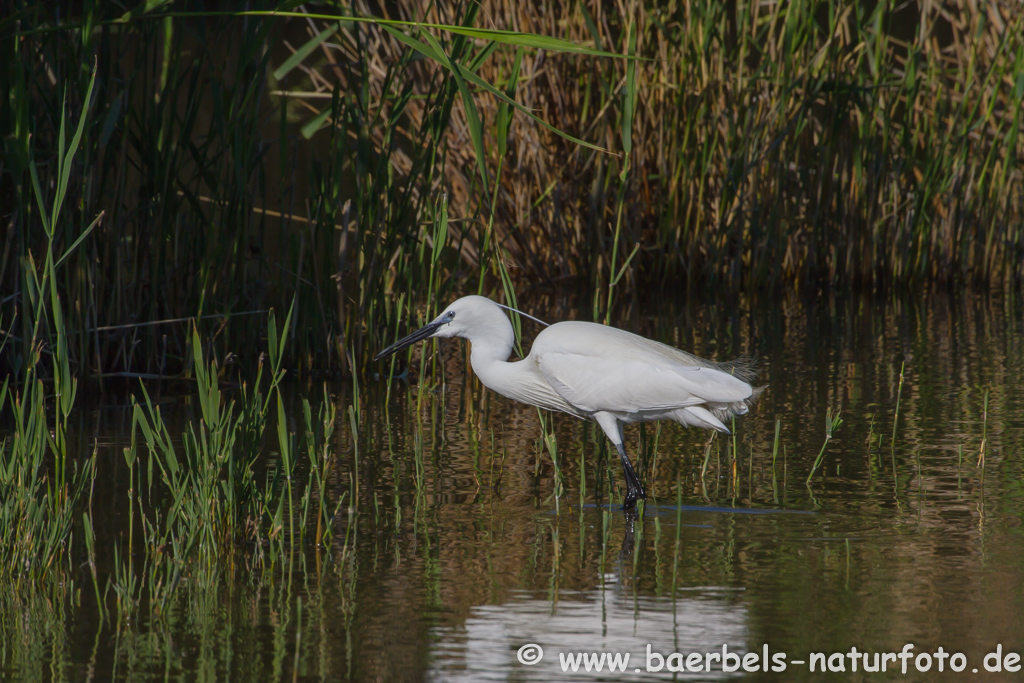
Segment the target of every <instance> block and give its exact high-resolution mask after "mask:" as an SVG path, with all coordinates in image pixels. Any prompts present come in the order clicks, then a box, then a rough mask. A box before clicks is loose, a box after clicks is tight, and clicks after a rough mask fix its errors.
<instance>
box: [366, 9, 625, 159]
mask: <svg viewBox="0 0 1024 683" xmlns="http://www.w3.org/2000/svg"><path fill="white" fill-rule="evenodd" d="M381 28H383V29H384V30H386V31H387V32H388V33H390V34H391V35H393V36H394V37H395V38H397V39H398V40H399V41H401V42H403V43H405V44H406V45H408V46H409V47H411V48H412V49H414V50H416V51H417V52H419V53H421V54H423V55H425V56H427V57H429V58H430V59H433V60H434V61H435V62H437V63H438V64H441V65H442V66H444V65H445V62H446V59H445V58H443V56H442V55H439V54H438V53H437V51H436V50H435V49H434V48H432V47H431V46H429V45H426V44H424V43H422V42H420V41H418V40H416V39H415V38H411V37H410V36H407V35H405V34H404V33H402V32H401V31H399V30H398V29H396V28H394V27H392V26H388V25H386V24H381ZM618 56H619V57H621V56H622V55H618ZM462 75H463V76H464V77H465V79H466V80H467V81H469V82H470V83H472V84H473V85H476V86H478V87H480V88H483V89H484V90H486V91H487V92H489V93H491V94H492V95H494V96H495V97H497V98H498V99H499V100H501V101H502V102H506V103H508V104H509V105H511V106H513V107H515V108H516V110H518V111H521V112H522V113H524V114H526V115H527V116H529V117H530V118H531V119H533V120H534V121H536V122H537V123H539V124H540V125H542V126H544V127H545V128H547V129H548V130H550V131H551V132H552V133H554V134H555V135H558V136H559V137H562V138H565V139H566V140H568V141H569V142H573V143H576V144H577V145H580V146H581V147H586V148H587V149H593V150H596V151H598V152H607V151H608V150H607V149H605V148H604V147H599V146H598V145H595V144H592V143H589V142H584V141H583V140H580V139H579V138H575V137H573V136H572V135H569V134H568V133H566V132H564V131H562V130H559V129H558V128H555V127H554V126H552V125H551V124H550V123H548V122H547V121H545V120H544V119H542V118H540V117H539V116H537V115H536V114H534V113H533V112H532V111H530V110H529V109H527V108H526V107H524V106H523V105H521V104H519V103H518V102H516V101H515V100H513V99H511V98H510V97H509V96H508V95H506V94H505V93H503V92H501V91H500V90H498V89H497V88H495V87H494V86H493V85H491V84H490V83H488V82H487V81H485V80H484V79H482V78H480V77H479V76H477V75H476V74H474V73H471V72H468V71H464V72H463V73H462Z"/></svg>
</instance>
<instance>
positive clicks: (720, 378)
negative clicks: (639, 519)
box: [374, 296, 760, 509]
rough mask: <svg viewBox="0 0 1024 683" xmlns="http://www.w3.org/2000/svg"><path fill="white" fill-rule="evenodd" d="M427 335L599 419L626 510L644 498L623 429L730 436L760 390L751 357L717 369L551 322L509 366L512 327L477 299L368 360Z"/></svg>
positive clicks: (495, 383) (547, 399) (523, 393)
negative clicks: (660, 427)
mask: <svg viewBox="0 0 1024 683" xmlns="http://www.w3.org/2000/svg"><path fill="white" fill-rule="evenodd" d="M430 337H461V338H463V339H466V340H468V341H469V342H470V344H471V351H470V363H471V365H472V366H473V371H474V372H475V373H476V374H477V377H479V378H480V381H481V382H483V384H484V386H486V387H488V388H489V389H491V390H493V391H496V392H498V393H499V394H501V395H502V396H507V397H508V398H511V399H515V400H516V401H521V402H523V403H528V404H530V405H534V406H539V407H541V408H545V409H547V410H557V411H561V412H563V413H569V414H570V415H574V416H576V417H579V418H584V419H591V420H594V421H595V422H597V424H599V425H600V426H601V429H603V430H604V433H605V434H606V435H607V436H608V439H609V440H611V442H612V443H613V444H615V448H616V450H617V451H618V452H619V458H620V460H621V461H622V473H623V475H624V476H625V479H626V498H625V501H624V507H625V508H626V509H630V508H632V507H633V506H634V505H635V504H636V500H637V499H638V498H646V497H647V494H646V493H645V491H644V487H643V484H642V483H641V482H640V478H639V477H638V476H637V474H636V471H635V470H634V469H633V465H632V464H631V463H630V462H629V456H628V455H626V449H625V447H624V445H623V439H622V425H623V424H624V423H632V422H649V421H653V420H675V421H676V422H678V423H679V424H682V425H686V426H691V427H703V428H705V429H714V430H717V431H719V432H725V433H728V432H729V429H728V427H726V426H725V423H724V422H723V420H726V419H728V418H729V417H731V416H733V415H743V414H745V413H746V412H747V410H748V406H749V405H750V403H751V401H753V399H755V398H756V397H757V394H758V393H760V390H759V389H754V388H753V387H752V386H751V385H750V384H749V380H751V379H753V377H754V369H753V367H752V365H751V363H750V362H748V361H743V360H736V361H731V362H728V363H715V362H712V361H709V360H704V359H703V358H698V357H697V356H694V355H691V354H689V353H686V352H684V351H680V350H679V349H676V348H673V347H671V346H667V345H665V344H662V343H660V342H656V341H652V340H650V339H646V338H644V337H641V336H638V335H635V334H633V333H632V332H626V331H625V330H620V329H617V328H614V327H608V326H606V325H599V324H597V323H587V322H573V321H567V322H560V323H555V324H554V325H550V326H548V327H547V328H545V329H544V330H543V331H542V332H541V333H540V334H539V335H537V338H536V339H535V340H534V342H533V348H532V349H530V353H529V355H527V356H526V358H524V359H522V360H520V361H513V362H509V360H508V357H509V354H511V353H512V346H513V343H514V342H515V333H514V332H513V331H512V324H511V323H510V322H509V319H508V317H507V316H506V315H505V313H504V312H503V311H502V310H501V307H500V306H499V304H496V303H494V302H493V301H491V300H490V299H487V298H485V297H482V296H467V297H463V298H461V299H459V300H458V301H456V302H454V303H453V304H451V305H450V306H448V308H446V309H445V310H444V312H443V313H442V314H441V315H439V316H437V317H436V318H435V319H434V320H433V321H432V322H430V323H429V324H427V325H426V326H424V327H423V328H421V329H419V330H417V331H416V332H413V333H412V334H410V335H409V336H407V337H405V338H403V339H400V340H399V341H397V342H395V343H394V344H392V345H391V346H389V347H387V348H386V349H384V350H383V351H381V352H380V353H378V354H377V356H376V357H375V358H374V360H375V361H376V360H380V359H381V358H384V357H386V356H389V355H391V354H392V353H395V352H396V351H399V350H401V349H404V348H405V347H407V346H409V345H411V344H414V343H415V342H418V341H421V340H423V339H428V338H430Z"/></svg>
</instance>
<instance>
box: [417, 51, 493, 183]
mask: <svg viewBox="0 0 1024 683" xmlns="http://www.w3.org/2000/svg"><path fill="white" fill-rule="evenodd" d="M423 35H424V37H425V38H426V39H427V42H428V43H430V46H431V47H432V48H434V50H436V51H437V54H438V55H439V56H440V57H441V60H442V61H441V63H442V64H443V65H444V66H445V68H447V69H448V70H449V71H451V72H452V76H454V78H455V84H456V85H458V87H459V94H460V95H461V96H462V106H463V107H465V109H466V123H467V124H468V125H469V137H470V138H471V139H472V140H473V150H474V152H475V153H476V168H477V171H479V173H480V182H481V184H482V186H483V190H484V192H483V194H484V196H485V197H488V196H490V192H489V191H488V189H487V164H486V161H487V160H486V158H485V157H484V135H483V129H482V126H481V125H480V112H479V111H477V108H476V102H475V101H474V100H473V93H471V92H469V87H468V86H467V85H466V80H465V79H464V78H463V77H462V74H463V70H462V69H461V68H460V67H459V65H458V63H457V62H455V61H454V60H452V59H449V58H448V55H446V54H445V53H444V50H443V49H442V48H441V44H440V43H439V42H437V38H435V37H434V36H432V35H430V33H428V32H426V31H424V32H423ZM466 73H468V72H466Z"/></svg>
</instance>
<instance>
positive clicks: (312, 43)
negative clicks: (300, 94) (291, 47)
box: [274, 25, 338, 80]
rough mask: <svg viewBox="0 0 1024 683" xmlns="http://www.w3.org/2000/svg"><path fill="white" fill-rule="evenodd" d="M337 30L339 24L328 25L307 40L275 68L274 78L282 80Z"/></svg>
mask: <svg viewBox="0 0 1024 683" xmlns="http://www.w3.org/2000/svg"><path fill="white" fill-rule="evenodd" d="M337 32H338V26H336V25H332V26H328V27H327V28H325V29H324V30H323V31H320V33H318V34H316V35H315V36H313V38H311V39H310V40H308V41H306V43H305V44H304V45H303V46H302V47H300V48H299V49H298V50H296V51H295V54H293V55H292V56H291V57H289V58H288V59H286V60H284V63H283V64H281V66H279V67H277V68H276V69H274V78H275V79H277V80H281V79H282V78H284V77H285V76H287V75H288V74H289V73H291V71H292V69H294V68H295V67H297V66H298V65H299V64H301V63H302V61H303V60H304V59H305V58H306V57H308V56H309V53H311V52H312V51H313V50H315V49H317V48H318V47H320V46H321V45H322V44H323V43H324V41H326V40H327V39H328V38H330V37H331V36H333V35H334V34H335V33H337Z"/></svg>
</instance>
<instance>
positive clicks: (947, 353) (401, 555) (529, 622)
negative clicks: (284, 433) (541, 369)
mask: <svg viewBox="0 0 1024 683" xmlns="http://www.w3.org/2000/svg"><path fill="white" fill-rule="evenodd" d="M763 299H764V300H736V301H730V302H727V303H722V304H719V305H717V306H707V305H702V306H697V305H693V304H687V303H686V302H677V301H669V300H662V301H659V302H653V303H649V304H645V305H643V306H636V307H633V308H624V309H623V310H621V311H620V316H619V317H618V319H617V324H618V326H621V327H625V328H627V329H631V330H633V331H636V332H639V333H641V334H644V335H646V336H649V337H652V338H656V339H659V340H661V341H664V342H667V343H670V344H673V345H675V346H678V347H680V348H683V349H686V350H690V351H692V352H694V353H697V354H699V355H703V356H705V357H709V358H713V359H717V360H725V359H728V358H731V357H734V356H736V355H738V354H741V353H752V354H755V355H756V356H757V357H758V361H759V367H760V369H761V375H760V383H762V384H764V385H765V386H766V387H767V389H766V390H765V392H764V394H763V395H762V396H761V398H760V400H759V402H758V404H757V405H756V407H755V410H754V411H753V412H752V413H751V414H750V415H747V416H744V417H743V418H740V419H737V420H736V422H735V431H734V434H733V435H731V436H728V437H725V438H716V439H714V440H713V441H711V442H710V444H709V442H708V434H707V433H705V432H699V431H697V430H692V429H691V430H686V429H682V428H680V427H678V426H677V425H674V424H663V425H661V426H660V427H659V426H657V425H654V424H648V425H645V426H644V427H638V426H635V427H632V428H627V449H628V450H629V451H630V453H631V454H632V455H633V458H634V462H638V463H639V464H640V467H642V472H643V477H644V480H645V482H646V485H647V491H648V494H649V499H648V505H647V508H646V511H645V514H644V515H643V516H642V517H634V516H631V515H627V514H626V513H624V512H623V511H622V510H621V509H620V503H621V496H622V493H623V491H622V485H623V482H622V480H621V470H620V469H619V465H618V461H617V457H609V454H608V447H607V443H606V442H605V439H604V436H603V435H602V434H601V433H600V431H599V430H597V429H596V428H595V426H593V425H590V424H586V423H583V422H579V421H577V420H574V419H573V418H570V417H568V416H554V417H552V416H550V415H547V414H545V415H543V416H542V415H539V414H538V412H537V410H536V409H534V408H531V407H528V406H522V405H518V404H514V403H512V402H511V401H508V400H506V399H504V398H501V397H498V396H496V395H494V394H492V393H490V392H488V391H487V390H486V389H484V388H482V387H481V386H480V385H479V383H478V382H477V381H476V380H475V379H473V378H472V376H471V375H470V374H468V373H467V372H466V370H465V358H466V349H465V344H464V343H463V342H459V341H447V342H444V343H443V344H442V345H441V347H440V348H441V351H440V353H439V355H437V356H434V355H428V358H427V359H426V361H425V366H426V368H427V372H426V374H425V375H424V378H423V380H422V381H411V382H406V381H403V380H395V381H394V382H392V383H391V385H390V386H389V385H388V383H387V382H386V381H385V380H383V379H378V380H373V381H367V380H364V381H363V383H362V385H361V386H360V387H359V396H358V408H359V409H358V412H357V411H355V410H353V411H351V412H350V410H349V407H350V406H351V405H352V404H353V392H354V391H355V389H354V388H353V386H352V385H348V384H345V385H341V384H339V385H335V386H332V387H330V389H331V392H332V394H333V395H334V396H335V400H336V401H337V404H338V406H339V422H338V430H337V432H336V435H337V436H336V439H337V440H336V443H335V447H336V452H337V454H338V458H339V460H338V467H337V468H336V470H335V473H334V475H333V477H332V479H331V487H332V491H333V493H334V498H335V499H339V498H340V496H342V495H347V496H349V497H348V500H349V501H355V503H356V504H355V505H354V506H353V507H352V508H351V512H350V513H348V512H346V510H345V508H342V510H341V512H340V514H339V516H338V518H337V519H336V520H335V525H336V530H335V536H334V540H333V541H332V544H331V546H330V547H326V548H319V549H318V548H316V547H315V546H313V545H312V544H307V547H303V548H300V549H298V551H297V552H296V553H295V554H294V556H292V557H291V558H290V559H289V560H288V561H282V562H280V563H279V564H278V565H277V566H275V567H273V568H270V569H263V570H260V571H255V572H253V571H248V570H247V569H246V567H245V566H244V563H240V564H239V565H238V566H237V567H236V568H235V569H234V571H233V572H224V573H223V574H222V575H221V577H220V579H219V580H217V581H212V582H202V581H198V580H192V579H189V578H188V577H186V578H185V579H184V580H183V581H182V585H180V586H179V587H178V589H177V598H176V602H175V604H174V605H173V607H172V608H171V609H169V610H168V611H167V612H166V614H165V616H164V617H162V618H161V619H152V620H151V619H148V618H143V617H140V618H139V619H138V620H137V621H128V622H127V623H123V622H119V621H118V620H117V619H116V618H115V619H114V620H113V621H110V620H102V619H100V618H99V616H98V615H97V614H96V611H95V609H94V607H95V601H94V600H93V599H92V595H91V592H92V588H91V584H89V583H87V579H86V574H85V573H83V574H82V578H81V579H80V580H78V582H77V585H76V586H75V587H73V589H72V590H71V591H64V592H61V593H60V595H57V596H51V595H38V596H35V597H33V598H32V599H19V600H14V601H12V599H9V598H8V599H5V600H0V627H2V629H3V631H4V633H3V636H4V638H3V641H4V644H3V646H2V648H3V650H2V653H0V654H2V657H0V678H12V679H13V678H17V679H22V680H50V679H69V680H94V679H99V680H108V679H111V678H117V679H164V678H172V679H181V678H184V679H189V680H282V679H285V680H331V681H335V680H345V681H413V680H436V681H450V680H466V681H477V680H502V681H505V680H509V681H533V680H535V681H548V680H561V679H569V678H571V679H572V680H648V679H650V680H671V679H680V680H694V681H697V680H720V679H726V678H728V679H738V678H746V679H749V680H786V681H792V680H816V679H818V678H820V676H821V674H820V671H821V670H822V668H823V667H825V668H827V670H830V671H840V670H842V673H839V674H837V675H836V676H837V679H839V680H890V679H893V678H897V677H898V678H900V679H901V680H904V679H905V680H922V681H924V680H928V681H932V680H945V679H959V680H976V679H983V680H993V681H997V680H1020V677H1021V674H1020V673H1019V672H1017V670H1016V667H1017V666H1019V665H1020V664H1021V662H1020V660H1019V658H1017V659H1015V657H1016V655H1017V654H1018V653H1022V654H1024V629H1021V623H1022V617H1021V615H1022V614H1024V533H1022V524H1021V522H1022V519H1024V310H1022V303H1021V301H1020V300H1019V299H1017V298H1014V297H1013V296H1012V295H1005V296H1004V295H1002V294H998V295H994V294H984V295H982V294H957V295H930V296H921V297H913V298H911V297H907V298H899V297H896V298H891V297H890V298H870V297H868V298H860V299H852V300H839V299H830V298H828V297H822V298H819V299H815V300H807V299H801V298H799V297H795V296H794V297H789V298H786V297H783V298H782V299H781V300H780V299H778V298H772V299H771V300H770V301H769V300H768V297H763ZM522 307H523V308H524V309H526V310H529V311H530V312H532V313H534V314H537V315H539V316H540V317H543V318H546V319H548V320H558V319H563V318H572V317H586V316H583V315H580V314H579V313H578V312H577V311H574V310H573V309H572V307H571V306H566V305H565V304H564V302H557V301H554V300H545V299H537V300H534V301H528V302H525V303H523V304H522ZM525 332H526V334H527V336H531V335H532V334H535V333H536V329H535V328H531V327H530V324H527V326H526V328H525ZM427 348H428V350H429V347H427ZM403 363H404V360H403V361H402V362H400V363H399V365H400V366H401V365H402V364H403ZM382 365H386V364H382ZM413 366H414V367H413V370H412V371H411V373H410V375H412V376H414V377H418V376H419V368H420V363H419V355H418V354H416V355H414V356H413ZM901 368H902V385H901ZM399 369H400V370H401V369H403V368H401V367H400V368H399ZM383 371H384V368H383V367H382V368H381V372H383ZM293 390H294V393H295V396H296V399H295V401H294V403H293V405H292V407H291V409H290V411H289V415H290V417H289V420H291V421H293V423H294V424H293V425H292V428H293V429H295V428H296V426H297V425H298V424H299V417H298V413H299V408H298V396H300V395H302V394H304V393H308V394H309V395H310V396H317V395H319V393H320V389H319V387H310V388H305V387H293ZM80 400H82V401H83V402H84V403H83V405H86V407H87V408H88V410H86V411H84V413H83V414H84V417H83V419H82V423H81V425H80V426H79V429H80V431H81V436H80V440H81V444H82V448H83V450H84V451H87V452H91V450H92V445H93V444H94V443H97V444H98V447H99V449H100V460H99V465H98V468H99V478H98V480H97V484H96V491H95V494H94V501H93V508H94V515H95V526H96V527H97V534H98V543H99V551H98V552H99V555H100V556H101V557H102V556H104V554H107V555H109V554H110V553H112V548H113V546H114V545H115V544H116V543H118V542H119V539H122V538H123V535H124V526H125V524H126V519H127V514H126V510H125V508H126V505H127V500H128V494H127V474H126V471H125V464H124V461H123V458H122V457H121V454H120V449H121V448H122V447H123V446H124V444H125V440H126V439H127V436H126V435H127V431H128V429H129V428H130V424H131V417H130V413H129V411H128V409H127V404H126V402H125V401H124V400H123V399H120V400H111V399H102V400H101V399H99V398H93V399H92V405H87V404H88V400H89V399H80ZM178 403H179V404H180V407H181V410H180V413H181V415H180V416H179V418H180V419H181V420H186V419H190V416H192V417H194V413H195V412H197V409H196V408H195V407H194V406H190V405H189V404H188V403H187V402H181V401H179V402H178ZM829 411H831V412H832V413H833V414H838V415H839V417H840V418H841V419H842V423H841V424H840V425H839V426H838V428H837V429H836V430H835V431H834V434H833V438H831V439H830V440H829V441H828V442H827V443H826V415H827V413H828V412H829ZM293 414H294V418H293V417H291V415H293ZM542 418H543V419H544V421H545V425H546V429H548V430H550V431H552V433H553V434H554V440H553V441H549V442H548V443H547V444H546V443H545V442H544V441H543V439H542V433H543V432H542V429H543V428H542V424H541V419H542ZM353 422H354V424H355V425H356V431H355V433H354V434H353V431H352V428H351V425H352V424H353ZM777 429H778V437H777V438H776V430H777ZM172 432H173V429H172ZM549 445H555V453H556V455H557V467H556V465H555V463H554V462H553V460H552V456H551V453H550V451H549ZM823 446H824V450H823V456H822V460H821V463H820V466H819V467H818V468H817V470H816V471H815V473H814V476H813V477H812V478H811V479H810V481H809V482H808V475H809V473H810V472H811V470H812V467H813V465H814V463H815V460H816V459H817V458H818V456H819V453H822V449H823ZM273 457H274V456H273V453H270V454H269V455H268V458H271V459H272V458H273ZM638 469H640V468H638ZM556 491H557V492H558V493H559V495H557V496H556ZM243 555H244V553H243ZM101 564H102V563H101ZM101 580H102V579H101ZM90 606H91V607H90ZM908 646H909V649H906V648H908ZM723 648H724V650H723ZM854 649H855V650H854ZM541 651H543V655H542V656H540V655H539V653H540V652H541ZM997 651H998V652H999V656H998V657H997V656H996V655H995V654H991V653H996V652H997ZM723 652H726V653H728V654H727V655H726V656H725V657H724V659H723V657H722V655H723ZM900 652H908V653H909V656H907V657H905V658H904V659H900V658H898V657H895V656H891V657H889V658H888V659H887V658H886V657H885V654H886V653H893V655H896V654H898V653H900ZM602 653H605V658H604V660H600V655H601V654H602ZM627 653H628V654H629V659H628V662H623V660H624V656H625V655H626V654H627ZM673 653H679V654H678V655H676V656H673ZM862 653H866V657H865V656H864V655H862ZM591 654H593V655H595V656H596V657H597V658H598V659H595V660H593V661H591V662H590V663H591V668H592V669H594V668H595V662H596V661H601V663H602V671H600V672H598V671H596V670H591V671H590V672H587V671H586V661H584V660H579V659H577V660H576V665H577V668H578V671H576V672H575V673H572V672H571V668H572V663H573V662H572V661H571V660H573V659H574V658H576V657H577V656H578V655H591ZM765 655H767V661H766V658H765ZM612 656H617V657H618V659H617V660H615V659H612V658H611V657H612ZM876 656H877V658H876ZM520 659H524V660H526V661H528V662H531V663H530V664H529V665H528V664H524V663H521V661H520ZM904 661H905V662H906V664H907V668H908V673H907V674H906V675H903V674H902V672H901V668H902V666H903V662H904ZM876 662H877V664H876ZM812 664H813V666H814V667H815V669H814V672H813V673H812V668H811V667H812ZM854 664H856V669H854ZM986 664H987V665H988V666H989V668H994V667H995V666H996V665H997V664H998V665H999V666H1000V667H1001V669H1002V671H1001V672H998V671H997V672H990V671H988V670H987V669H986ZM563 665H564V666H568V667H569V669H570V672H566V673H563ZM612 665H615V666H618V667H622V669H623V670H624V673H622V672H620V671H609V667H610V666H612ZM865 665H867V667H868V668H869V670H868V671H867V672H865ZM882 665H884V666H885V667H886V668H885V671H884V672H882V671H879V672H877V673H876V672H873V671H871V670H870V669H871V668H874V667H876V666H879V667H880V666H882ZM780 666H782V667H784V670H780V669H779V667H780ZM659 667H660V670H658V671H654V669H659ZM925 667H929V668H928V670H927V671H924V670H923V669H924V668H925ZM940 667H941V670H940ZM680 668H684V669H685V671H680V670H678V669H680ZM957 668H959V669H962V671H961V672H960V673H957V672H956V671H954V670H953V669H957ZM670 669H676V671H671V670H670ZM975 669H977V671H978V673H977V674H975V673H973V672H974V670H975ZM638 670H639V671H638Z"/></svg>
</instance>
